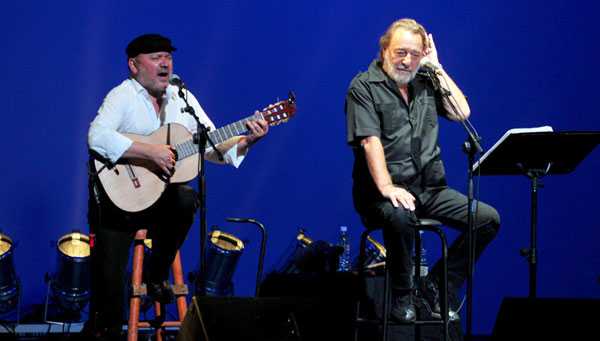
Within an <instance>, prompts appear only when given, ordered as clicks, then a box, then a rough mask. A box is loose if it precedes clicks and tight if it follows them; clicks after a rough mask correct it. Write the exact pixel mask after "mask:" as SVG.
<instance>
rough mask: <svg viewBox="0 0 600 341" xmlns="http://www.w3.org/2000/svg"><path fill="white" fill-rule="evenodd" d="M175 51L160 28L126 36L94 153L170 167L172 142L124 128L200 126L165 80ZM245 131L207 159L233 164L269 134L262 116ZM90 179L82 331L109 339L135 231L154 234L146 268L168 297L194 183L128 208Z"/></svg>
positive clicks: (154, 286)
mask: <svg viewBox="0 0 600 341" xmlns="http://www.w3.org/2000/svg"><path fill="white" fill-rule="evenodd" d="M176 50H177V49H176V48H175V47H173V45H172V44H171V41H170V40H169V39H167V38H165V37H163V36H161V35H158V34H145V35H142V36H139V37H137V38H135V39H134V40H133V41H131V43H129V45H128V46H127V49H126V50H125V52H126V54H127V63H128V66H129V72H130V75H129V77H128V78H127V79H126V80H125V81H123V82H122V83H121V84H120V85H118V86H117V87H115V88H114V89H112V90H111V91H110V92H109V93H108V95H107V96H106V97H105V99H104V102H103V103H102V106H101V107H100V109H99V110H98V114H97V116H96V118H95V119H94V121H93V122H92V123H91V125H90V129H89V132H88V147H89V149H90V150H91V152H92V153H93V154H94V155H96V156H97V157H99V158H101V159H104V160H106V161H108V162H109V163H112V164H114V163H117V162H118V161H120V160H122V159H144V160H150V161H151V162H153V163H154V164H156V165H157V166H158V167H159V168H160V169H161V171H162V172H163V173H164V175H165V176H166V177H170V176H172V175H173V174H174V172H175V164H176V156H175V153H174V152H175V149H174V148H173V147H172V146H170V145H162V144H149V143H143V142H139V141H134V140H132V139H131V138H129V137H128V136H126V135H123V134H122V133H135V134H138V135H151V134H152V133H154V132H155V131H156V130H157V129H159V128H160V127H161V126H163V125H165V124H168V123H178V124H181V125H183V126H185V127H187V128H188V129H189V130H190V131H191V132H192V133H195V132H196V131H197V123H196V121H195V119H194V118H193V117H192V116H191V115H189V114H188V113H182V111H181V109H182V108H184V107H185V102H184V101H183V99H181V98H180V97H179V96H178V90H179V89H178V88H177V87H176V86H173V85H170V84H169V77H170V76H171V75H172V73H173V59H172V56H171V52H173V51H176ZM187 101H188V103H189V105H190V106H191V107H192V108H194V111H195V114H196V116H198V118H199V120H200V122H201V123H202V124H203V125H205V126H207V127H210V128H211V130H214V129H215V126H214V124H213V123H212V122H211V120H210V119H209V118H208V116H207V115H206V113H205V112H204V110H203V109H202V107H201V106H200V104H199V103H198V101H197V100H196V98H195V97H194V96H193V95H192V94H191V93H189V92H188V93H187ZM248 130H249V133H248V135H246V136H236V137H233V138H231V139H229V140H226V141H224V142H222V143H221V144H219V145H218V146H217V148H218V149H219V151H220V152H221V153H222V154H223V161H219V160H218V157H217V155H216V152H215V151H214V150H213V149H211V148H208V149H207V152H206V158H207V160H210V161H213V162H217V163H229V164H231V165H233V166H235V167H238V166H239V164H240V163H241V162H242V160H243V159H244V157H245V155H246V153H247V151H248V148H249V147H250V146H252V145H253V144H255V143H256V142H257V141H259V140H260V139H261V138H262V137H263V136H264V135H265V134H266V133H267V131H268V124H267V122H266V121H264V120H258V121H255V122H249V123H248ZM94 185H95V186H96V188H98V192H99V200H100V204H97V203H96V199H95V197H94V195H93V191H90V193H91V194H92V195H90V202H89V211H88V222H89V224H90V232H91V233H94V234H95V245H94V247H93V252H92V264H91V271H92V276H91V279H92V290H91V300H90V317H89V320H88V322H87V323H86V326H85V328H84V332H83V334H84V335H87V336H86V337H87V338H88V339H93V340H98V339H102V340H111V341H112V340H118V339H119V338H120V337H121V328H122V325H123V322H124V311H123V310H124V309H123V306H124V300H123V293H124V287H125V274H126V268H127V263H128V259H129V250H130V247H131V244H132V242H133V239H134V237H135V233H136V231H137V230H138V229H141V228H144V229H147V230H148V238H150V239H152V241H153V243H152V257H151V260H150V263H149V264H148V266H147V267H146V268H145V269H144V282H146V285H147V288H148V292H149V294H150V295H152V296H153V297H154V299H155V300H157V301H159V302H163V303H171V302H173V300H174V295H173V292H172V290H171V289H170V288H169V287H168V286H167V282H166V280H167V279H168V277H169V269H170V266H171V264H172V262H173V259H174V258H175V255H176V253H177V250H178V249H179V248H180V246H181V245H182V244H183V241H184V239H185V237H186V236H187V233H188V231H189V229H190V227H191V225H192V223H193V222H194V218H195V214H196V211H197V209H198V205H199V199H198V194H197V193H196V191H195V190H194V189H193V188H192V187H190V186H187V185H185V184H169V185H168V186H167V188H166V190H165V191H164V192H163V193H162V195H161V197H160V198H159V199H158V201H156V203H154V204H152V205H151V206H150V207H148V208H146V209H144V210H142V211H140V212H134V213H132V212H126V211H123V210H121V209H120V208H118V207H117V206H116V205H115V204H113V203H112V202H111V200H110V199H109V198H108V197H107V196H106V193H105V192H104V189H103V188H102V186H101V184H99V183H93V182H92V183H91V186H94ZM90 188H91V189H93V188H94V187H90Z"/></svg>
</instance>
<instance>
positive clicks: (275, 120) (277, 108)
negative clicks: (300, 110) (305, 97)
mask: <svg viewBox="0 0 600 341" xmlns="http://www.w3.org/2000/svg"><path fill="white" fill-rule="evenodd" d="M295 100H296V96H294V93H293V92H290V96H289V99H288V100H287V101H280V102H277V103H275V104H271V105H269V106H268V107H266V108H264V109H263V111H262V112H261V114H262V115H263V118H264V119H265V121H267V122H268V123H269V125H271V126H272V125H275V124H279V123H283V122H287V120H289V119H290V118H291V117H292V116H294V114H295V113H296V104H294V101H295Z"/></svg>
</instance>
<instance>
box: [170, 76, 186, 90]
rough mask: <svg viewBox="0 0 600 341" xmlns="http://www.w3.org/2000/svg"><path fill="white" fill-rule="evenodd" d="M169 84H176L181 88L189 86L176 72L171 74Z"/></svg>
mask: <svg viewBox="0 0 600 341" xmlns="http://www.w3.org/2000/svg"><path fill="white" fill-rule="evenodd" d="M169 84H171V85H175V86H177V87H179V88H180V89H187V86H186V85H185V83H184V82H183V81H182V80H181V78H179V76H177V75H176V74H174V73H173V74H171V75H170V76H169Z"/></svg>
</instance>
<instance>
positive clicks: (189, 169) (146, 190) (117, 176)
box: [94, 123, 199, 212]
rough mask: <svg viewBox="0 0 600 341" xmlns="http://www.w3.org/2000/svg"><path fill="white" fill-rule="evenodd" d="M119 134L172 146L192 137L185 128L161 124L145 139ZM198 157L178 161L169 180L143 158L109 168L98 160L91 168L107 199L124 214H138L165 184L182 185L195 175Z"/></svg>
mask: <svg viewBox="0 0 600 341" xmlns="http://www.w3.org/2000/svg"><path fill="white" fill-rule="evenodd" d="M123 135H125V136H127V137H128V138H130V139H132V140H133V141H137V142H143V143H149V144H168V145H172V146H174V145H177V144H179V143H183V142H186V141H189V140H191V139H192V138H193V136H192V134H191V133H190V131H189V130H188V129H187V128H186V127H184V126H182V125H180V124H177V123H171V124H167V125H164V126H162V127H160V129H158V130H157V131H155V132H154V133H153V134H152V135H148V136H144V135H138V134H131V133H123ZM198 157H199V154H197V153H196V154H193V155H191V156H189V157H186V158H184V159H182V160H178V161H177V163H176V164H175V174H174V175H173V176H172V177H171V178H169V177H166V176H165V175H164V174H163V172H162V171H161V170H160V168H158V166H157V165H156V164H155V163H154V162H152V161H150V160H144V159H127V160H123V162H121V160H120V162H119V163H117V164H116V165H112V166H111V167H109V166H108V165H106V167H104V166H105V164H104V163H103V162H102V161H99V160H94V166H95V168H96V171H98V178H99V179H100V182H101V183H102V186H103V188H104V191H105V192H106V194H107V195H108V197H109V198H110V200H111V201H112V202H113V203H114V204H115V205H116V206H117V207H119V208H120V209H122V210H124V211H128V212H138V211H141V210H143V209H146V208H148V207H150V206H151V205H152V204H153V203H154V202H156V200H158V198H160V196H161V195H162V193H163V191H164V190H165V188H166V187H167V185H168V184H169V183H186V182H189V181H191V180H193V179H194V178H195V177H196V176H198V171H199V169H198ZM103 167H104V168H103Z"/></svg>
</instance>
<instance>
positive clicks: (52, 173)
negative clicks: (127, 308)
mask: <svg viewBox="0 0 600 341" xmlns="http://www.w3.org/2000/svg"><path fill="white" fill-rule="evenodd" d="M189 3H191V2H189ZM189 3H188V2H184V1H182V2H179V1H169V2H162V1H157V2H148V1H130V2H116V1H82V2H67V1H65V2H56V1H48V2H45V3H44V4H32V3H31V2H22V3H18V2H9V3H7V4H5V5H4V6H3V11H2V12H3V14H2V20H1V21H0V33H1V37H2V38H1V39H2V50H3V53H4V54H3V58H1V60H2V62H1V63H0V71H1V74H2V78H3V81H2V83H1V91H2V93H3V94H4V95H3V98H4V100H3V102H2V120H1V123H0V136H1V139H0V155H1V161H2V167H0V179H1V180H0V186H1V193H2V195H1V196H0V226H1V227H2V229H3V233H4V234H6V235H8V236H10V237H11V238H12V239H13V240H14V241H18V242H19V246H18V247H17V249H16V252H15V256H14V261H15V266H16V269H17V272H18V276H19V277H20V278H21V283H22V296H23V303H22V304H23V305H24V306H27V305H31V304H37V303H43V301H44V299H45V292H46V287H45V284H44V274H45V273H47V272H51V271H53V269H54V263H55V252H56V251H55V249H54V248H51V247H49V246H48V245H49V242H50V241H52V240H54V241H56V240H58V239H59V238H60V237H61V236H63V235H65V234H67V233H69V232H71V231H72V230H73V229H80V230H82V231H86V232H87V223H86V210H87V208H86V205H87V186H86V183H87V175H86V169H85V161H86V160H87V149H86V143H85V141H86V134H87V130H88V124H89V122H90V121H91V120H92V119H93V117H94V115H95V113H96V111H97V109H98V107H99V106H100V104H101V101H102V99H103V98H104V96H105V95H106V93H107V92H108V91H109V90H110V89H111V88H113V87H114V86H116V85H117V84H119V83H120V82H121V81H122V80H123V79H124V78H125V77H127V75H128V72H127V66H126V56H125V53H124V49H125V46H126V45H127V43H128V42H129V41H130V40H131V39H133V38H134V37H136V36H138V35H140V34H144V33H161V34H163V35H166V36H168V37H170V38H171V39H172V41H173V44H174V45H175V46H176V47H177V48H178V49H179V51H177V52H175V53H174V70H175V73H177V74H179V75H180V76H181V77H182V79H183V80H184V81H185V82H186V83H187V84H188V85H189V87H190V89H191V90H192V91H193V92H194V94H195V95H196V97H197V98H198V100H199V101H200V103H201V104H202V106H203V107H204V109H205V110H206V111H207V112H208V113H209V115H210V116H211V118H212V119H213V121H214V122H215V124H216V125H217V126H222V125H225V124H228V123H230V122H233V121H237V120H239V119H241V118H243V117H246V116H249V115H251V114H252V113H253V111H254V110H255V109H262V108H263V107H265V106H266V105H268V104H270V103H273V102H276V101H277V99H278V98H280V99H285V98H286V96H287V93H288V91H290V90H292V91H294V92H295V93H296V96H297V105H298V110H297V112H296V117H294V118H293V119H292V120H290V121H289V122H288V123H287V124H284V125H281V126H277V127H272V129H271V130H270V132H269V134H268V136H267V137H266V138H265V139H264V140H263V141H262V142H261V143H260V144H258V145H256V146H255V147H254V148H253V149H252V151H251V153H250V154H249V155H248V158H247V159H246V160H245V161H244V163H243V164H242V166H241V168H240V169H238V170H236V169H234V168H232V167H223V166H217V165H213V164H210V165H208V166H207V177H208V198H207V202H208V207H209V212H208V224H209V226H210V225H218V226H220V227H221V229H223V230H225V231H227V232H230V233H233V234H235V235H237V236H239V237H240V238H243V239H248V240H250V243H249V244H246V251H245V252H244V254H243V255H242V257H241V259H240V263H239V264H238V268H237V271H236V274H235V277H234V282H235V286H236V293H237V294H238V295H242V296H243V295H246V296H248V295H252V294H253V293H254V284H255V282H254V281H255V273H256V267H257V262H258V260H257V259H258V249H259V244H260V234H259V233H258V230H257V229H255V228H254V227H253V226H252V225H237V224H232V223H227V222H226V221H225V218H226V217H250V218H254V219H256V220H259V221H261V222H262V223H263V224H264V225H265V226H266V227H267V229H268V245H267V251H266V260H265V270H268V269H269V267H270V266H272V265H273V264H274V263H275V262H276V261H277V260H278V258H279V257H280V255H282V254H283V253H284V251H285V250H286V249H287V247H288V246H289V244H290V242H291V241H292V240H293V239H294V238H295V236H296V234H297V230H296V228H297V227H298V226H301V227H303V228H305V229H307V230H308V232H307V234H308V236H309V237H311V238H312V239H314V240H317V239H325V240H328V241H332V242H334V241H335V239H336V237H337V234H338V229H339V226H340V225H348V226H349V230H350V235H351V241H352V243H353V246H356V245H357V244H358V236H359V234H360V232H361V231H362V230H363V227H362V226H361V224H360V222H359V218H358V216H357V215H356V214H355V213H354V210H353V208H352V202H351V195H350V193H351V177H350V173H351V166H352V154H351V151H350V148H348V147H347V146H346V143H345V117H344V98H345V94H346V90H347V86H348V84H349V82H350V80H351V79H352V78H353V77H354V76H355V75H356V73H357V72H358V71H361V70H365V69H366V68H367V66H368V65H369V63H370V62H371V60H372V58H374V57H375V56H376V53H377V50H378V44H377V43H378V39H379V37H380V36H381V35H382V34H383V33H384V32H385V30H386V29H387V27H388V26H389V24H390V23H391V22H393V21H394V20H396V19H399V18H403V17H412V18H415V19H416V20H417V21H419V22H420V23H422V24H423V25H424V26H425V28H426V29H427V30H428V32H430V33H433V35H434V38H435V41H436V45H437V48H438V51H439V55H440V61H441V63H442V64H443V65H444V68H445V69H446V70H447V71H448V72H449V74H450V75H451V76H452V77H453V79H454V80H455V81H456V83H457V84H459V86H460V87H461V89H462V90H463V92H464V93H465V94H467V95H468V97H469V100H470V105H471V110H472V122H473V124H474V125H475V126H476V127H477V129H478V131H479V133H480V134H481V135H482V136H483V138H484V140H483V142H482V145H483V147H484V148H485V149H488V148H490V147H491V146H492V145H493V144H494V142H495V141H496V140H497V139H498V138H500V137H501V136H502V134H503V133H504V132H505V131H506V130H508V129H510V128H516V127H533V126H542V125H551V126H552V127H553V128H554V130H555V131H568V130H599V126H600V124H599V119H598V115H599V113H598V105H597V95H596V93H597V91H596V89H597V83H598V79H599V78H600V72H599V70H598V67H597V61H598V56H599V52H600V38H599V37H598V34H597V22H598V18H599V14H600V4H599V3H598V2H597V1H578V2H572V1H552V2H548V1H502V2H501V1H495V2H481V1H466V2H461V3H460V4H455V3H452V2H437V1H433V2H426V4H417V5H415V4H410V3H402V2H397V1H371V2H370V3H369V4H367V2H363V1H349V0H344V1H337V0H334V1H325V2H323V1H299V2H297V1H295V2H292V1H268V2H266V1H265V2H250V1H216V2H196V4H193V5H192V4H189ZM594 32H596V33H594ZM440 131H441V133H440V141H441V144H442V148H443V157H444V160H445V165H446V168H447V169H446V170H447V173H448V180H449V183H450V184H451V185H452V186H454V187H455V188H457V189H460V190H462V191H463V192H464V191H465V190H466V178H467V174H466V167H467V162H466V157H465V155H463V153H462V152H461V150H460V146H461V142H462V141H463V140H464V138H465V134H464V131H463V129H462V127H461V126H460V125H459V124H456V123H451V122H442V123H441V127H440ZM599 161H600V152H598V150H595V151H594V152H592V153H591V155H589V156H588V158H587V159H585V160H584V162H583V163H582V164H581V165H580V166H579V167H578V168H577V169H576V170H575V171H574V172H573V173H571V174H568V175H560V176H549V177H547V178H545V179H544V180H543V183H545V184H546V185H547V187H546V188H545V189H541V190H540V198H539V221H538V223H539V234H538V242H539V267H538V296H540V297H587V298H590V297H591V298H599V297H600V287H599V286H598V275H599V274H600V257H599V256H600V252H599V251H598V247H597V245H598V240H599V237H600V229H599V226H598V221H599V220H600V213H599V209H598V200H597V192H598V191H599V190H600V186H599V185H598V182H597V178H596V169H597V166H598V164H599ZM530 193H531V192H530V183H529V181H528V180H527V179H526V178H525V177H519V176H513V177H500V176H494V177H482V178H481V181H480V197H481V199H482V200H484V201H486V202H488V203H490V204H492V205H494V206H495V207H496V208H497V209H498V210H499V211H500V213H501V216H502V223H503V224H502V228H501V231H500V234H499V235H498V237H497V238H496V240H495V242H494V243H493V244H492V245H490V247H489V250H488V252H486V253H485V254H484V256H483V257H482V259H481V261H480V262H479V264H478V266H477V268H476V274H475V281H474V305H473V308H474V315H473V316H474V318H473V332H474V333H480V334H489V333H491V329H492V326H493V323H494V321H495V317H496V314H497V311H498V308H499V305H500V303H501V300H502V298H503V297H504V296H527V295H528V280H529V277H528V264H527V263H526V262H525V261H524V259H523V258H521V257H520V256H519V249H520V248H522V247H528V246H529V240H530V239H529V231H530V229H529V226H530V225H529V224H530ZM198 231H199V229H198V227H194V228H193V230H192V232H191V233H190V235H189V239H188V241H187V242H186V244H185V245H184V247H183V248H182V250H181V252H182V257H183V267H184V271H185V272H186V273H187V272H188V271H190V270H192V269H193V268H194V267H195V266H196V264H197V262H198V258H199V253H198V245H199V242H198V240H199V232H198ZM449 234H450V235H451V236H454V235H455V233H451V232H450V233H449ZM426 241H427V243H428V244H429V245H430V247H429V249H430V250H429V251H430V252H429V253H430V256H431V257H430V258H434V257H436V251H435V250H436V244H435V239H434V238H433V237H430V236H427V240H426Z"/></svg>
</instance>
